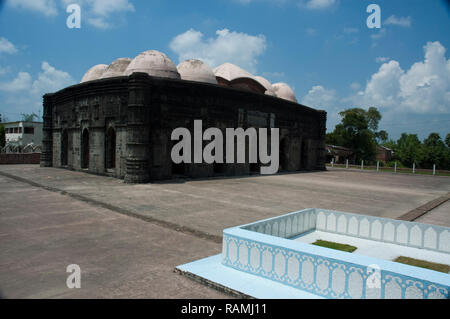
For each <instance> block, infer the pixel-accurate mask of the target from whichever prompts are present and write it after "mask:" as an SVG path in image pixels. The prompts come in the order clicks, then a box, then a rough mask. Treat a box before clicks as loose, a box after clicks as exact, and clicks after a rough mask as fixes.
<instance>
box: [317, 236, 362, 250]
mask: <svg viewBox="0 0 450 319" xmlns="http://www.w3.org/2000/svg"><path fill="white" fill-rule="evenodd" d="M313 245H316V246H320V247H326V248H331V249H336V250H342V251H346V252H348V253H352V252H354V251H355V250H356V249H357V248H356V247H355V246H350V245H345V244H339V243H334V242H332V241H326V240H320V239H319V240H317V241H316V242H314V243H313Z"/></svg>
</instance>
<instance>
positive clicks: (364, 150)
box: [325, 107, 387, 163]
mask: <svg viewBox="0 0 450 319" xmlns="http://www.w3.org/2000/svg"><path fill="white" fill-rule="evenodd" d="M339 115H340V116H341V118H342V120H341V123H340V124H338V125H336V127H335V129H334V131H333V132H332V133H328V134H327V136H326V139H325V140H326V143H327V144H333V145H339V146H344V147H348V148H351V149H353V150H354V152H355V155H356V161H357V162H360V161H361V160H364V161H366V162H368V163H371V162H374V161H375V156H376V145H377V142H376V138H377V134H378V133H377V132H376V130H377V129H378V122H379V121H380V119H381V114H380V113H379V112H378V110H377V109H376V108H375V107H371V108H369V110H368V111H366V110H364V109H361V108H351V109H347V110H345V111H342V112H340V113H339ZM382 135H383V137H385V138H386V139H387V133H386V134H383V133H382Z"/></svg>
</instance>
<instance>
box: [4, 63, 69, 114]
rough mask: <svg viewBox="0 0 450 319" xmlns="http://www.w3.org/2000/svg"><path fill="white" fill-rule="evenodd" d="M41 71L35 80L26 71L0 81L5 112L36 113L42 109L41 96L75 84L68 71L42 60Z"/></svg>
mask: <svg viewBox="0 0 450 319" xmlns="http://www.w3.org/2000/svg"><path fill="white" fill-rule="evenodd" d="M41 68H42V71H41V72H39V74H38V75H37V78H36V79H35V80H33V79H32V76H31V75H30V74H29V73H28V72H19V73H18V74H17V76H16V78H14V79H13V80H11V81H10V82H2V83H0V91H1V92H0V93H1V95H0V97H1V99H2V101H3V104H2V105H1V106H2V107H3V108H6V109H5V110H3V111H5V112H6V111H7V112H6V113H16V114H18V113H30V112H35V113H38V111H39V110H41V109H42V96H43V95H44V94H45V93H53V92H56V91H58V90H60V89H62V88H64V87H67V86H69V85H72V84H75V81H74V79H73V78H72V77H71V76H70V74H69V73H67V72H64V71H61V70H57V69H56V68H54V67H53V66H51V65H50V64H49V63H48V62H45V61H44V62H42V65H41Z"/></svg>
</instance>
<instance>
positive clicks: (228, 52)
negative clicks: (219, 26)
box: [169, 29, 266, 73]
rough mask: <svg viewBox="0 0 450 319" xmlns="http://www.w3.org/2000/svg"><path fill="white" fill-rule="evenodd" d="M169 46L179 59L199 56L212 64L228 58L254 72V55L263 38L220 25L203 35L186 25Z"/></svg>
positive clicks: (259, 51) (262, 46) (262, 47)
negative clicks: (214, 32)
mask: <svg viewBox="0 0 450 319" xmlns="http://www.w3.org/2000/svg"><path fill="white" fill-rule="evenodd" d="M169 46H170V48H171V49H172V50H173V51H174V52H175V53H177V54H178V59H179V61H180V62H181V61H184V60H187V59H199V60H202V61H204V62H206V63H208V64H209V65H210V66H211V67H213V68H214V67H216V66H218V65H220V64H222V63H225V62H230V63H234V64H236V65H238V66H240V67H241V68H243V69H246V70H248V71H249V72H253V73H254V72H256V65H257V64H258V60H257V57H258V56H260V55H261V54H262V53H263V52H264V51H265V49H266V38H265V36H264V35H262V34H260V35H257V36H253V35H249V34H246V33H241V32H235V31H233V32H230V31H229V30H228V29H223V30H217V31H216V37H213V38H208V39H204V38H203V34H202V33H201V32H199V31H196V30H194V29H190V30H188V31H186V32H184V33H182V34H179V35H177V36H176V37H175V38H174V39H173V40H172V41H171V42H170V45H169Z"/></svg>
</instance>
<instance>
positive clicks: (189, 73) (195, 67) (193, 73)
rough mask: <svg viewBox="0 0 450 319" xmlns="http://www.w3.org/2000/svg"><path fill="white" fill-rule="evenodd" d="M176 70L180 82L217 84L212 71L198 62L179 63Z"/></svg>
mask: <svg viewBox="0 0 450 319" xmlns="http://www.w3.org/2000/svg"><path fill="white" fill-rule="evenodd" d="M177 69H178V73H180V76H181V79H182V80H188V81H197V82H206V83H212V84H217V80H216V76H215V75H214V72H213V70H212V69H211V68H210V67H209V65H207V64H206V63H204V62H202V61H200V60H195V59H192V60H186V61H184V62H181V63H180V64H179V65H178V66H177Z"/></svg>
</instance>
